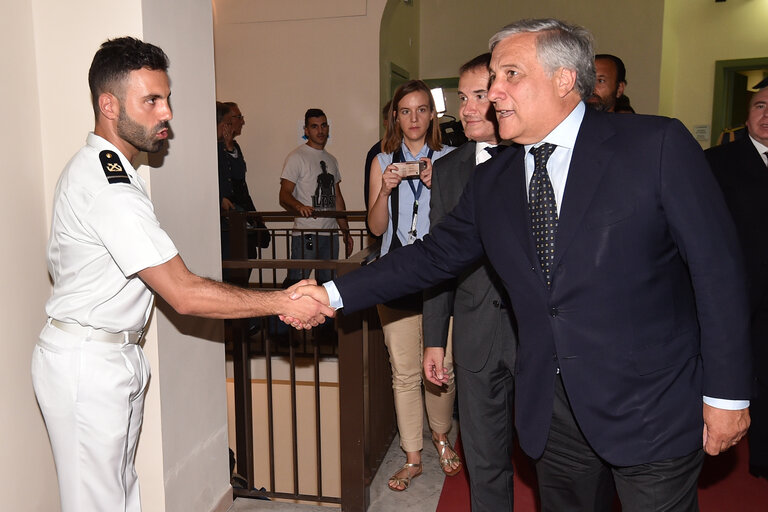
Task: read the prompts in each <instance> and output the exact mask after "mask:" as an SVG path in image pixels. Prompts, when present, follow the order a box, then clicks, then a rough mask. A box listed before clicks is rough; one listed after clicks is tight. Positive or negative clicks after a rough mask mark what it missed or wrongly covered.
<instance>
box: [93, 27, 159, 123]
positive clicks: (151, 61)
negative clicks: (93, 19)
mask: <svg viewBox="0 0 768 512" xmlns="http://www.w3.org/2000/svg"><path fill="white" fill-rule="evenodd" d="M142 68H147V69H151V70H153V71H154V70H157V71H168V56H167V55H166V54H165V52H164V51H163V50H161V49H160V48H159V47H157V46H155V45H153V44H150V43H145V42H144V41H141V40H139V39H136V38H135V37H118V38H117V39H109V40H107V41H105V42H104V43H102V45H101V47H100V48H99V50H98V51H97V52H96V55H94V56H93V61H92V62H91V68H90V69H89V70H88V86H89V87H90V88H91V102H92V103H93V113H94V114H95V115H96V117H97V118H98V117H99V96H101V95H102V94H103V93H105V92H110V93H112V94H114V95H115V96H118V97H120V95H121V93H122V91H121V90H119V87H120V84H121V83H122V82H123V80H125V78H126V77H127V76H128V75H129V74H130V72H131V71H136V70H138V69H142Z"/></svg>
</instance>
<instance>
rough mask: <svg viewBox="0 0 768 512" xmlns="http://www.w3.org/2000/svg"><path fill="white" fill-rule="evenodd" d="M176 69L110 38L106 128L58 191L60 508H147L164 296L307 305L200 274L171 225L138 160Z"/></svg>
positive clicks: (97, 60) (54, 272)
mask: <svg viewBox="0 0 768 512" xmlns="http://www.w3.org/2000/svg"><path fill="white" fill-rule="evenodd" d="M167 69H168V57H167V56H166V55H165V53H164V52H163V50H161V49H160V48H158V47H157V46H154V45H151V44H148V43H144V42H142V41H140V40H138V39H134V38H132V37H122V38H119V39H113V40H110V41H107V42H105V43H104V44H102V46H101V48H100V49H99V51H98V52H96V55H95V56H94V58H93V62H92V64H91V68H90V71H89V74H88V82H89V85H90V88H91V98H92V101H93V110H94V113H95V116H96V123H95V128H94V130H93V132H91V133H89V134H88V138H87V140H86V144H85V146H83V147H82V148H81V149H80V151H78V152H77V154H75V156H74V157H72V159H71V160H70V161H69V163H68V164H67V166H66V167H65V168H64V171H63V172H62V173H61V177H60V178H59V182H58V184H57V186H56V192H55V194H54V199H53V216H52V220H51V235H50V239H49V241H48V247H47V253H48V270H49V272H50V274H51V278H52V279H53V293H52V295H51V298H50V299H49V300H48V302H47V304H46V306H45V310H46V313H47V315H48V320H47V322H46V324H45V326H44V327H43V330H42V332H41V333H40V339H39V341H38V343H37V344H36V345H35V349H34V353H33V355H32V383H33V385H34V389H35V395H36V396H37V400H38V403H39V404H40V410H41V411H42V413H43V418H44V419H45V424H46V427H47V429H48V436H49V438H50V440H51V448H52V450H53V457H54V461H55V463H56V471H57V474H58V478H59V493H60V496H61V510H62V512H84V511H97V510H121V511H125V512H139V511H140V510H141V504H140V500H139V485H138V478H137V476H136V471H135V469H134V455H135V453H136V444H137V441H138V437H139V431H140V430H141V423H142V414H143V409H144V396H145V393H146V390H147V384H148V380H149V365H148V363H147V360H146V357H145V356H144V353H143V351H142V348H141V345H140V344H139V342H140V341H141V338H142V333H143V330H144V327H145V324H146V322H147V320H148V319H149V316H150V314H151V312H152V304H153V299H154V293H157V294H159V295H160V296H161V297H162V298H163V299H165V301H166V302H168V304H169V305H170V306H171V307H173V308H174V309H175V310H176V311H177V312H179V313H181V314H187V315H197V316H204V317H209V318H248V317H253V316H265V315H276V314H283V315H285V314H287V313H289V312H290V311H291V310H294V309H295V308H294V307H293V304H294V301H292V300H291V299H290V298H289V297H288V294H287V293H286V292H284V291H272V292H264V291H257V290H247V289H244V288H238V287H236V286H232V285H228V284H225V283H220V282H217V281H212V280H210V279H205V278H202V277H199V276H197V275H195V274H193V273H192V272H190V271H189V270H188V269H187V267H186V265H185V264H184V261H183V260H182V259H181V256H180V255H179V253H178V251H177V249H176V247H175V245H174V244H173V242H172V241H171V239H170V237H169V236H168V234H167V233H166V232H165V231H164V230H163V229H162V228H161V227H160V223H159V222H158V220H157V218H156V217H155V212H154V208H153V206H152V202H151V201H150V200H149V197H148V195H147V189H146V185H145V183H144V181H143V180H142V178H141V177H140V176H139V175H138V173H137V172H136V170H135V169H134V167H133V165H132V161H133V160H135V158H136V156H137V155H138V154H139V153H141V152H150V153H154V152H156V151H159V150H160V149H162V148H163V146H164V145H165V140H166V139H167V138H168V129H169V121H170V120H171V118H172V117H173V114H172V112H171V107H170V105H169V103H168V97H169V96H170V94H171V90H170V86H169V81H168V74H167ZM211 214H214V211H212V212H211ZM153 292H154V293H153ZM298 309H299V310H300V311H297V312H298V314H299V315H301V316H300V317H298V318H299V321H298V322H297V324H301V325H302V326H303V327H305V328H309V327H313V326H316V325H317V324H318V323H322V322H323V318H322V317H321V315H322V314H326V313H331V310H330V309H328V308H325V307H318V305H317V303H311V302H308V303H305V304H303V305H302V306H301V307H300V308H298Z"/></svg>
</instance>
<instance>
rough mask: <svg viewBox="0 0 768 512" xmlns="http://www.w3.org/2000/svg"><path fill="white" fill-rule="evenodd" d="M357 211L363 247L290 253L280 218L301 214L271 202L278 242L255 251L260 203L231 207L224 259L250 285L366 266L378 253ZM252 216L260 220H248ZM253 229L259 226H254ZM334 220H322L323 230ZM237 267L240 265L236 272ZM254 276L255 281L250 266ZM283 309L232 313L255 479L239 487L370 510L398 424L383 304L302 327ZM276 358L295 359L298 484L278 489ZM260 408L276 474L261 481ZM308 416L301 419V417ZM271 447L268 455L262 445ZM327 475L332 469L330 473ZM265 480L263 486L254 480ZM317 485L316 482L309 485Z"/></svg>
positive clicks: (241, 438)
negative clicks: (334, 439)
mask: <svg viewBox="0 0 768 512" xmlns="http://www.w3.org/2000/svg"><path fill="white" fill-rule="evenodd" d="M320 215H323V216H340V215H342V214H340V213H336V212H322V213H320ZM344 215H345V216H347V218H348V220H349V221H350V231H351V233H352V234H353V237H354V239H355V242H356V246H357V247H364V249H362V250H358V251H357V252H356V253H355V254H353V255H352V257H350V258H349V259H344V260H291V259H288V255H289V248H290V237H291V236H292V234H293V232H292V231H293V230H292V229H291V228H289V227H277V226H279V223H280V222H292V221H293V216H291V215H290V214H286V213H284V212H265V213H262V214H261V216H262V218H263V220H264V221H265V222H266V224H267V226H268V228H267V230H268V232H269V236H270V246H269V247H268V248H267V249H260V250H259V254H258V256H259V258H251V259H249V258H247V236H248V235H247V233H248V231H249V228H248V223H247V222H246V221H247V220H248V219H255V216H256V213H255V212H245V213H242V212H233V214H231V215H230V216H229V229H230V233H229V240H230V248H229V249H230V258H229V259H228V260H225V261H223V262H222V266H223V268H224V269H228V270H230V272H231V271H235V274H237V276H238V279H239V284H240V285H242V286H249V287H257V288H266V289H270V288H271V289H274V288H280V287H281V285H282V283H283V281H284V278H283V276H285V275H286V274H287V269H289V268H300V269H318V268H321V269H330V270H332V271H333V272H335V273H336V274H337V275H341V274H344V273H347V272H350V271H353V270H354V269H355V268H358V267H360V266H361V265H363V264H365V263H366V262H368V261H370V260H371V259H373V258H374V257H375V255H376V254H377V251H378V246H377V245H376V244H375V243H373V244H371V239H370V238H369V237H368V236H367V233H366V230H365V225H364V219H365V217H364V212H346V213H344ZM250 224H251V225H254V224H255V223H254V222H252V223H250ZM250 231H253V228H250ZM325 231H328V230H321V231H320V232H325ZM238 271H239V272H238ZM251 271H253V274H252V275H251V276H250V281H248V275H249V274H251ZM278 322H279V320H277V319H276V318H264V319H258V321H253V320H248V319H245V320H236V321H227V327H226V341H227V351H228V354H229V356H230V357H231V358H232V362H233V369H234V394H235V396H234V398H235V438H236V449H235V452H236V458H237V472H238V473H239V474H240V475H241V476H242V477H243V478H244V479H245V480H246V481H247V486H248V488H247V489H235V496H236V497H262V496H266V497H270V498H282V499H289V500H303V501H314V502H324V503H339V504H341V507H342V510H344V511H345V512H363V511H365V510H366V509H367V506H368V501H369V491H368V487H369V485H370V482H371V481H372V479H373V477H374V475H375V473H376V471H377V469H378V467H379V465H380V463H381V460H382V459H383V457H384V455H385V453H386V451H387V449H388V447H389V444H390V443H391V441H392V438H393V437H394V433H395V431H396V426H395V416H394V405H393V398H392V391H391V372H390V367H389V362H388V361H389V359H388V355H387V352H386V347H385V346H384V343H383V334H382V332H381V327H380V325H379V321H378V315H377V314H376V311H375V309H368V310H365V311H361V312H358V313H354V314H350V315H345V314H343V313H341V312H340V314H339V315H338V316H337V318H336V319H335V320H334V321H331V322H330V323H328V325H329V327H319V328H315V329H312V330H310V331H294V330H292V329H288V328H287V327H282V326H281V325H280V324H279V323H278ZM276 358H280V359H281V361H287V362H288V365H289V368H290V373H289V379H288V383H287V384H288V386H289V387H290V407H291V411H290V416H291V421H290V424H291V427H290V428H291V443H290V444H291V459H292V490H291V491H290V492H284V491H278V490H277V485H278V482H277V478H276V470H275V461H276V458H277V457H282V454H279V453H277V448H276V441H275V434H276V432H275V414H276V408H277V407H278V406H281V405H283V404H276V403H275V396H274V387H275V382H274V381H275V379H274V375H273V362H274V361H275V360H276ZM327 358H334V359H337V361H338V404H339V451H340V453H339V454H338V456H339V460H340V479H341V480H340V485H339V488H340V493H339V494H340V496H335V495H331V494H330V493H328V492H325V491H324V485H323V478H324V474H325V473H324V468H323V464H322V460H323V452H324V446H323V444H322V442H321V439H322V432H321V431H322V428H321V423H322V418H323V415H324V414H328V412H327V409H324V408H323V403H322V402H321V386H322V382H321V377H320V364H321V361H323V360H324V359H327ZM254 359H259V360H260V361H263V364H264V367H265V377H266V378H265V385H266V409H265V410H260V411H253V395H252V390H253V389H252V375H251V362H252V360H254ZM307 365H310V366H311V368H312V373H313V381H312V383H311V385H312V386H313V401H314V409H315V410H314V413H313V414H312V417H313V421H314V425H313V428H314V436H315V440H316V442H315V446H314V457H315V459H316V464H317V468H316V472H315V475H314V480H315V481H314V482H313V484H314V485H313V487H314V489H315V492H314V493H312V492H306V491H302V489H303V488H306V487H307V485H306V482H302V481H301V479H300V474H299V465H300V457H299V443H298V441H299V438H298V434H297V433H298V431H299V427H300V425H299V422H300V419H299V416H298V411H297V401H298V398H297V387H298V380H297V376H296V369H297V367H299V366H307ZM254 413H256V414H257V415H258V416H259V417H263V416H264V415H266V418H267V426H268V434H267V437H268V450H267V452H268V453H267V454H266V455H267V457H268V458H269V478H268V480H269V482H266V483H265V482H258V483H257V482H255V481H254V457H255V456H254V440H253V432H254V427H253V418H254ZM302 426H303V425H302ZM262 456H263V455H262ZM327 476H328V475H326V477H327ZM257 486H263V487H264V488H265V490H264V491H257V490H255V487H257ZM310 487H312V486H310Z"/></svg>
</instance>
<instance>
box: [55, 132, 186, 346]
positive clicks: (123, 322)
mask: <svg viewBox="0 0 768 512" xmlns="http://www.w3.org/2000/svg"><path fill="white" fill-rule="evenodd" d="M104 151H107V152H109V153H107V154H105V157H106V156H107V155H109V158H111V159H113V161H117V160H116V159H119V162H120V166H121V167H122V170H124V171H125V173H126V174H127V177H128V179H129V180H130V183H119V182H117V183H114V182H113V183H110V181H108V180H107V174H108V173H109V174H110V175H111V176H116V175H118V174H119V172H120V170H119V169H117V168H116V167H114V165H110V168H111V172H110V171H105V167H106V166H107V164H104V165H103V164H102V162H101V160H100V156H99V155H100V153H102V152H104ZM176 254H178V251H177V250H176V247H175V246H174V244H173V242H172V241H171V239H170V238H169V237H168V235H167V234H166V233H165V231H163V230H162V229H161V228H160V223H159V222H158V221H157V218H156V217H155V212H154V208H153V206H152V203H151V202H150V200H149V197H147V193H146V189H145V186H144V181H143V180H142V179H141V177H139V175H138V174H137V173H136V170H135V169H134V168H133V167H132V166H131V164H130V162H129V161H128V160H127V159H126V158H125V157H124V156H123V155H122V154H121V153H120V152H119V151H118V150H117V148H115V147H114V146H113V145H112V144H110V143H109V142H107V141H106V140H104V139H103V138H101V137H99V136H97V135H95V134H93V133H89V134H88V138H87V141H86V145H85V146H84V147H83V148H82V149H80V151H78V152H77V154H76V155H75V156H74V157H72V159H71V160H70V161H69V163H68V164H67V166H66V167H65V168H64V171H63V172H62V173H61V177H60V178H59V182H58V184H57V186H56V192H55V194H54V200H53V218H52V221H51V236H50V239H49V241H48V271H49V272H50V274H51V277H52V278H53V283H54V284H53V295H52V296H51V298H50V299H49V300H48V303H47V304H46V306H45V310H46V312H47V314H48V316H50V317H51V318H55V319H57V320H60V321H62V322H67V323H78V324H80V325H83V326H90V327H95V328H98V329H104V330H107V331H111V332H120V331H136V330H139V329H141V328H142V327H143V326H144V324H145V323H146V322H147V319H148V318H149V314H150V310H151V307H152V292H151V291H150V290H149V289H148V288H147V287H146V286H145V285H144V282H143V281H142V280H141V279H139V278H138V276H137V275H136V274H137V272H139V271H140V270H144V269H145V268H149V267H154V266H157V265H160V264H162V263H165V262H167V261H168V260H170V259H171V258H173V257H174V256H176Z"/></svg>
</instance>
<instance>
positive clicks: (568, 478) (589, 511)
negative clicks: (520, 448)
mask: <svg viewBox="0 0 768 512" xmlns="http://www.w3.org/2000/svg"><path fill="white" fill-rule="evenodd" d="M555 379H556V380H555V398H554V407H553V413H552V425H551V426H550V431H549V438H548V439H547V445H546V448H545V449H544V455H542V457H541V458H540V459H539V460H537V461H535V463H536V473H537V477H538V481H539V495H540V497H541V511H542V512H562V511H564V510H568V511H583V512H611V511H612V510H613V506H612V505H613V499H614V485H615V491H616V492H618V495H619V500H620V501H621V507H622V511H623V512H695V511H698V510H699V504H698V493H697V482H698V478H699V473H700V472H701V466H702V463H703V461H704V451H703V450H696V451H695V452H693V453H691V454H689V455H686V456H683V457H678V458H674V459H668V460H662V461H657V462H652V463H648V464H638V465H636V466H627V467H619V466H612V465H610V464H608V463H607V462H606V461H604V460H603V459H601V458H600V457H598V456H597V454H595V452H594V451H593V450H592V448H591V447H590V446H589V443H588V442H587V440H586V439H585V438H584V435H583V434H582V432H581V429H580V428H579V426H578V424H577V423H576V419H575V417H574V416H573V411H572V410H571V407H570V405H569V402H568V397H567V395H566V392H565V389H564V387H563V383H562V379H561V378H560V375H557V377H556V378H555Z"/></svg>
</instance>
